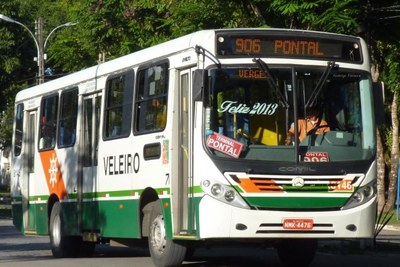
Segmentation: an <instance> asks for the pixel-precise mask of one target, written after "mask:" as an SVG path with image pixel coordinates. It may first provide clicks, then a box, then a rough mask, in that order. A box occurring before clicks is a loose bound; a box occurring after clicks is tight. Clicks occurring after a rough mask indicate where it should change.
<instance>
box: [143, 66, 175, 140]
mask: <svg viewBox="0 0 400 267" xmlns="http://www.w3.org/2000/svg"><path fill="white" fill-rule="evenodd" d="M137 80H138V90H137V95H136V108H135V111H136V121H135V132H137V133H142V132H151V131H161V130H163V129H164V128H165V125H166V123H167V100H168V98H167V96H168V63H163V64H159V65H155V66H151V67H149V68H146V69H143V70H140V71H139V72H138V79H137Z"/></svg>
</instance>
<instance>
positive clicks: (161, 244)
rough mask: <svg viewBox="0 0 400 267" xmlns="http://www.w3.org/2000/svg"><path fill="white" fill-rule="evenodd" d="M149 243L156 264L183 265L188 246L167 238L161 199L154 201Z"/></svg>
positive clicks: (171, 266)
mask: <svg viewBox="0 0 400 267" xmlns="http://www.w3.org/2000/svg"><path fill="white" fill-rule="evenodd" d="M148 244H149V250H150V255H151V259H152V261H153V263H154V265H155V266H157V267H175V266H181V264H182V262H183V260H184V258H185V255H186V247H185V246H184V245H183V244H180V243H177V242H175V241H173V240H170V239H167V236H166V231H165V222H164V216H163V214H162V211H161V201H160V200H157V201H156V202H154V204H153V208H152V210H151V214H150V224H149V237H148Z"/></svg>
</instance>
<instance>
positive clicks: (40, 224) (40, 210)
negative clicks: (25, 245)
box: [30, 202, 49, 235]
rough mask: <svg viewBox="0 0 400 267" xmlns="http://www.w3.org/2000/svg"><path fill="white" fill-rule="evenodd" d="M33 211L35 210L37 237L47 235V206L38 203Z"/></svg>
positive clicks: (43, 203)
mask: <svg viewBox="0 0 400 267" xmlns="http://www.w3.org/2000/svg"><path fill="white" fill-rule="evenodd" d="M30 210H33V209H30ZM34 210H35V217H34V218H35V222H36V233H37V234H38V235H47V234H48V232H49V230H48V224H47V204H46V203H45V202H38V203H36V204H35V205H34Z"/></svg>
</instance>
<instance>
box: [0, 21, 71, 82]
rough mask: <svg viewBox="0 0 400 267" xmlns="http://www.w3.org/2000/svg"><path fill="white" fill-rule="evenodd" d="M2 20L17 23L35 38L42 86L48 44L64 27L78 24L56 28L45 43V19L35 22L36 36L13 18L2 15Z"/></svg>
mask: <svg viewBox="0 0 400 267" xmlns="http://www.w3.org/2000/svg"><path fill="white" fill-rule="evenodd" d="M0 20H4V21H6V22H10V23H15V24H18V25H20V26H22V27H23V28H24V29H25V30H27V31H28V32H29V34H30V35H31V37H32V38H33V41H34V42H35V45H36V51H37V57H36V61H37V64H38V77H37V84H42V83H44V65H45V64H44V62H45V59H46V58H45V55H46V54H45V48H46V45H47V42H48V41H49V38H50V36H51V35H52V34H53V33H54V32H55V31H56V30H58V29H59V28H62V27H69V26H74V25H76V23H73V22H67V23H64V24H62V25H59V26H57V27H55V28H54V29H53V30H51V31H50V33H49V35H47V37H46V39H45V40H44V41H43V24H44V23H43V18H38V20H36V21H35V34H33V32H32V31H31V30H29V28H28V27H27V26H26V25H24V24H23V23H21V22H19V21H16V20H14V19H12V18H9V17H7V16H5V15H3V14H0Z"/></svg>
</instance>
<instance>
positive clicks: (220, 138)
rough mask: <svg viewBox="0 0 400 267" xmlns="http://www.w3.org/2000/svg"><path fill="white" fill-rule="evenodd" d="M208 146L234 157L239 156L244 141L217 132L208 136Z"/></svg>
mask: <svg viewBox="0 0 400 267" xmlns="http://www.w3.org/2000/svg"><path fill="white" fill-rule="evenodd" d="M207 146H208V147H210V148H213V149H215V150H218V151H220V152H222V153H224V154H226V155H229V156H232V157H234V158H239V155H240V153H241V152H242V148H243V144H242V143H240V142H238V141H236V140H234V139H231V138H229V137H226V136H224V135H221V134H217V133H215V132H214V133H213V134H211V135H209V136H208V138H207Z"/></svg>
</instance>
